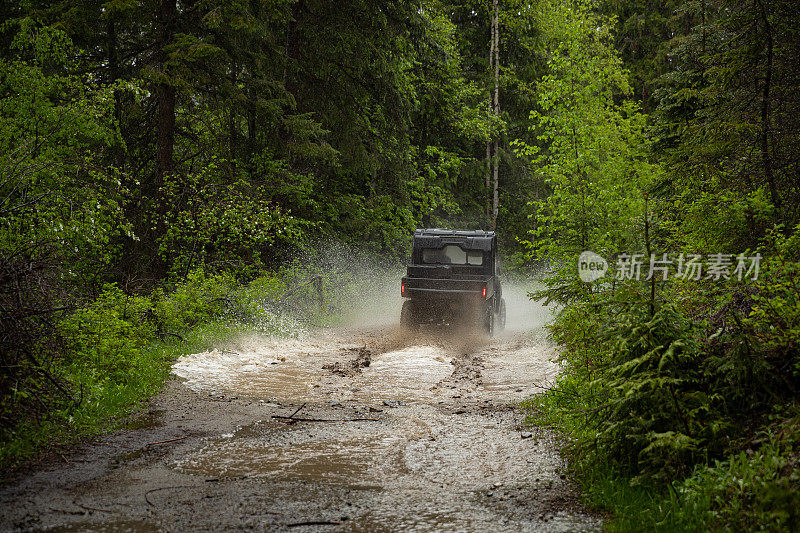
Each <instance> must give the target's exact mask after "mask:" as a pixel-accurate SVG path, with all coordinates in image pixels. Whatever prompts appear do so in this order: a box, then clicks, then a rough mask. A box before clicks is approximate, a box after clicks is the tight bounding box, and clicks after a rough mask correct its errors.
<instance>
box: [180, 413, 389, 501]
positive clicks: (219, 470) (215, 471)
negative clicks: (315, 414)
mask: <svg viewBox="0 0 800 533" xmlns="http://www.w3.org/2000/svg"><path fill="white" fill-rule="evenodd" d="M343 424H348V425H347V427H346V428H339V429H338V430H333V431H331V430H330V428H322V429H320V430H318V431H316V432H307V431H305V429H302V428H298V427H287V425H286V424H284V423H280V422H257V423H256V424H252V425H249V426H246V427H243V428H240V429H237V430H236V431H235V432H234V433H231V434H226V435H222V436H220V437H216V438H211V439H208V440H206V442H205V443H204V444H203V445H202V446H200V447H199V448H197V449H195V450H192V451H191V452H190V453H189V454H188V455H187V456H186V457H183V458H181V459H179V460H178V461H176V462H175V464H174V466H175V468H176V469H177V470H178V471H180V472H183V473H186V474H192V475H200V476H210V477H212V478H215V479H225V478H240V477H249V478H252V477H269V478H273V479H279V480H285V481H297V480H300V481H314V482H329V483H339V484H344V485H348V486H353V487H356V486H362V487H363V486H367V487H370V486H375V485H377V484H378V483H379V481H380V480H382V479H383V478H384V477H385V476H386V475H387V474H388V473H389V471H390V466H391V464H390V463H392V452H393V450H394V449H395V447H396V446H397V445H398V443H399V442H401V441H402V440H403V437H402V436H401V435H398V434H394V433H390V432H386V431H385V428H383V427H382V426H379V425H375V424H369V423H367V422H362V423H358V422H347V423H343ZM353 435H357V436H356V437H354V436H353Z"/></svg>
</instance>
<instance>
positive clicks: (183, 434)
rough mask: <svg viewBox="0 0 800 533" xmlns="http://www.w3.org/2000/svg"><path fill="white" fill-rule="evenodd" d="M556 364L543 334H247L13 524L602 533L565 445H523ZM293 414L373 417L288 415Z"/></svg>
mask: <svg viewBox="0 0 800 533" xmlns="http://www.w3.org/2000/svg"><path fill="white" fill-rule="evenodd" d="M554 355H555V352H554V350H553V347H552V346H549V345H548V344H547V343H546V342H544V341H542V340H541V339H540V338H539V337H537V336H536V335H531V334H521V333H513V332H512V333H510V334H508V335H507V336H506V337H501V338H499V339H493V340H489V339H486V338H481V337H474V336H471V335H467V334H456V335H453V334H449V335H443V334H441V333H437V332H435V331H423V332H422V333H417V334H416V335H413V336H411V335H409V334H408V333H404V332H402V331H399V330H398V329H397V328H396V327H378V328H371V329H369V328H361V329H355V328H343V329H330V330H320V331H318V332H316V333H315V334H312V335H310V336H309V337H307V338H304V339H299V340H298V339H288V340H287V339H263V338H257V337H253V338H243V339H240V340H239V341H238V342H237V343H233V344H231V345H229V346H225V347H221V349H218V350H214V351H212V352H207V353H204V354H195V355H192V356H185V357H182V358H180V359H179V360H178V361H177V362H176V364H175V366H174V373H175V374H176V378H175V379H173V380H171V382H170V383H169V384H168V386H167V388H166V390H165V391H164V392H163V393H162V394H161V395H159V396H158V397H157V398H155V400H154V401H153V402H152V404H151V410H150V412H149V413H148V414H146V415H144V417H142V418H140V419H139V425H138V427H137V426H136V424H135V423H134V427H131V428H130V429H127V430H124V431H120V432H117V433H114V434H112V435H109V436H108V437H106V438H104V439H100V440H98V441H97V442H94V443H91V444H87V445H84V446H82V447H81V448H79V449H78V450H77V451H76V452H75V453H73V454H71V455H69V457H68V461H69V463H63V462H59V461H57V460H53V461H50V462H49V463H45V464H44V465H43V467H42V468H40V469H39V470H37V471H36V472H34V473H32V474H30V475H27V476H22V477H20V479H18V480H16V481H14V482H12V483H10V484H7V485H6V487H4V488H3V489H2V491H0V503H2V508H3V510H2V511H0V525H2V529H3V530H34V531H35V530H48V531H108V530H112V531H160V530H163V531H182V530H186V529H195V530H214V531H217V530H228V529H231V530H241V529H261V530H264V529H266V530H278V531H281V530H291V531H297V530H319V531H331V530H337V531H348V532H359V531H398V530H409V531H441V530H448V531H484V530H492V531H590V530H595V529H597V528H598V527H599V521H598V519H597V518H596V517H593V516H591V515H589V514H587V513H585V512H584V510H583V509H582V508H581V506H580V504H579V503H578V500H577V498H576V496H575V492H574V489H573V487H572V485H571V484H570V483H569V480H568V479H566V477H565V475H564V467H565V465H564V463H563V460H562V459H561V458H560V457H559V456H558V454H557V452H556V449H557V443H556V440H555V439H554V438H553V436H552V435H550V434H549V433H548V432H546V431H544V430H536V431H534V432H532V433H527V432H525V433H523V432H522V431H521V427H520V424H521V421H522V414H521V413H519V412H517V411H515V410H514V408H513V406H512V404H513V402H516V401H519V400H521V399H524V398H525V397H527V396H529V395H530V394H534V393H536V392H537V391H538V390H539V389H538V388H537V385H538V384H541V383H542V382H546V381H548V380H551V379H553V377H554V376H555V374H556V372H557V370H558V367H557V366H556V364H555V363H553V362H552V361H550V359H551V358H552V357H553V356H554ZM298 408H300V410H299V411H298ZM295 412H296V413H295ZM293 413H295V414H294V415H293V416H294V417H296V418H306V419H312V420H354V419H360V420H355V421H343V422H303V421H292V420H286V419H285V418H284V419H280V418H273V416H282V417H287V416H289V415H292V414H293ZM363 419H370V420H363ZM372 419H374V420H372ZM170 439H179V440H170ZM160 441H168V442H164V443H160V444H158V443H159V442H160ZM303 524H306V525H303Z"/></svg>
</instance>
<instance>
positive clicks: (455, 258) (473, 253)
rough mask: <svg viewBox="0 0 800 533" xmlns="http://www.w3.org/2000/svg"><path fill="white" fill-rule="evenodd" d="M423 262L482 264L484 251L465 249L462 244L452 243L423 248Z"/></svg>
mask: <svg viewBox="0 0 800 533" xmlns="http://www.w3.org/2000/svg"><path fill="white" fill-rule="evenodd" d="M422 262H423V263H432V264H442V265H476V266H479V265H482V264H483V252H481V251H478V250H464V249H463V248H461V247H460V246H456V245H455V244H450V245H448V246H445V247H444V248H425V249H423V250H422Z"/></svg>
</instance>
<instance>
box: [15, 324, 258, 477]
mask: <svg viewBox="0 0 800 533" xmlns="http://www.w3.org/2000/svg"><path fill="white" fill-rule="evenodd" d="M246 331H247V328H244V327H241V326H237V325H231V323H229V322H228V321H224V320H212V321H209V322H205V323H202V324H200V325H198V326H197V327H195V328H194V329H192V330H190V331H189V332H187V333H186V334H185V335H184V336H183V340H180V339H178V338H170V339H168V340H163V341H162V340H158V341H152V342H150V343H148V344H147V345H145V346H144V347H143V348H142V349H140V350H138V352H137V353H136V355H135V361H134V362H133V364H131V369H132V370H131V371H130V372H129V373H128V374H127V379H126V380H125V381H122V382H115V381H111V380H109V379H102V378H101V377H98V376H97V375H92V374H87V373H86V371H85V370H83V369H75V368H72V369H66V372H67V373H70V372H71V373H72V376H71V377H72V378H73V380H74V382H76V383H81V384H82V385H83V399H82V401H81V402H80V404H79V405H78V406H77V407H75V408H72V409H62V410H59V411H54V412H53V413H51V416H50V417H48V418H47V419H45V420H43V421H41V422H34V421H31V422H23V423H22V424H20V425H18V426H17V427H16V428H14V430H13V432H11V434H10V435H9V436H8V437H9V438H7V439H6V442H5V443H4V444H3V445H2V447H0V470H2V471H5V472H10V471H11V470H12V469H14V468H17V467H19V466H21V465H22V464H24V463H25V462H26V461H30V460H31V459H32V458H33V457H35V456H37V455H38V454H40V453H42V452H43V451H47V450H49V451H54V452H57V451H58V450H61V449H64V448H65V447H67V446H69V445H71V444H74V443H76V442H79V441H80V440H82V439H85V438H87V437H92V436H97V435H101V434H104V433H108V432H110V431H114V430H115V429H119V428H120V427H123V426H124V425H125V423H126V422H127V420H128V418H129V417H130V415H131V414H132V413H134V412H136V411H137V410H139V409H141V408H142V407H143V406H144V405H146V403H147V402H148V401H149V400H150V398H152V397H153V396H154V395H156V394H158V392H160V391H161V390H162V389H163V387H164V384H165V383H166V382H167V379H168V378H169V373H170V368H171V366H172V363H173V362H174V361H175V360H176V359H177V358H178V357H179V356H181V355H183V354H188V353H197V352H201V351H205V350H208V349H211V348H212V347H214V346H215V345H218V344H219V343H221V342H224V341H226V340H227V339H230V338H232V337H233V336H235V335H238V334H240V333H243V332H246Z"/></svg>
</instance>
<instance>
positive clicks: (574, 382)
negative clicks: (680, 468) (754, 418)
mask: <svg viewBox="0 0 800 533" xmlns="http://www.w3.org/2000/svg"><path fill="white" fill-rule="evenodd" d="M587 381H588V380H586V379H585V376H583V377H581V376H579V375H576V374H575V373H573V374H570V373H569V372H568V371H567V372H565V373H564V374H562V375H561V376H560V377H559V379H558V382H557V386H556V387H555V388H554V389H551V390H549V391H547V392H545V393H544V394H541V395H538V396H535V397H532V398H529V399H528V400H526V401H525V402H523V403H522V406H521V407H522V408H523V409H524V410H525V411H526V413H527V417H526V423H527V424H529V425H537V426H541V427H547V428H550V429H552V430H554V431H556V432H558V433H560V434H561V435H563V436H564V437H565V439H564V442H565V443H566V444H565V445H564V447H563V449H562V453H563V454H564V455H565V456H566V457H567V458H568V459H569V464H570V469H571V471H572V473H573V475H574V477H575V479H576V480H577V481H578V482H579V484H580V486H581V492H582V498H583V501H584V503H585V504H586V505H587V506H588V507H589V508H590V509H592V510H594V511H597V512H600V513H601V514H604V515H606V516H607V518H606V519H605V520H604V525H603V529H604V530H605V531H611V532H618V531H663V532H672V531H675V532H683V531H732V532H739V531H798V530H800V406H798V405H794V406H789V407H786V408H783V409H777V410H776V413H775V414H774V415H773V416H772V417H771V418H772V422H771V423H770V424H769V425H767V426H766V427H765V428H764V429H763V430H762V431H761V432H760V433H759V435H758V438H757V439H755V440H754V441H753V442H752V443H751V446H750V447H749V448H747V449H746V450H742V451H739V452H737V453H735V454H733V455H730V456H728V457H727V458H725V459H724V460H719V461H714V462H713V464H705V463H701V464H699V465H697V467H696V468H695V470H694V471H693V472H692V473H691V475H689V476H688V477H686V478H685V479H676V480H673V481H672V482H671V483H669V484H667V485H647V484H634V483H632V479H631V478H630V477H629V476H626V475H625V474H624V473H620V472H617V471H615V470H613V469H612V468H611V467H610V466H608V463H607V462H604V461H603V458H602V457H599V456H598V455H596V453H595V452H593V451H591V450H590V448H588V447H580V446H579V445H576V444H577V443H580V442H588V441H590V440H591V439H592V437H593V435H592V431H593V430H592V428H591V427H590V426H589V425H588V424H587V423H586V419H585V415H584V414H583V413H584V412H585V411H586V409H587V408H588V407H589V406H588V405H586V404H585V403H584V402H583V398H585V397H586V396H588V394H586V392H587V391H586V387H587V384H586V383H587Z"/></svg>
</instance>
